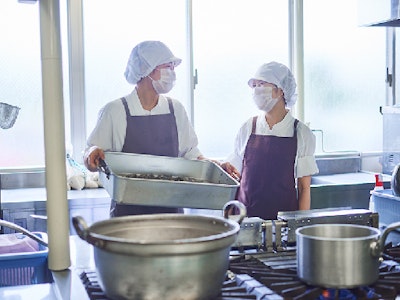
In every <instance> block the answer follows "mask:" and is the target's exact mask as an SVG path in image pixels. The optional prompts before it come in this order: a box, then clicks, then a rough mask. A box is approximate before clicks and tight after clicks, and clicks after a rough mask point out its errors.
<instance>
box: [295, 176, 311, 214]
mask: <svg viewBox="0 0 400 300" xmlns="http://www.w3.org/2000/svg"><path fill="white" fill-rule="evenodd" d="M310 185H311V176H305V177H301V178H298V180H297V189H298V197H299V209H300V210H308V209H310V207H311V187H310Z"/></svg>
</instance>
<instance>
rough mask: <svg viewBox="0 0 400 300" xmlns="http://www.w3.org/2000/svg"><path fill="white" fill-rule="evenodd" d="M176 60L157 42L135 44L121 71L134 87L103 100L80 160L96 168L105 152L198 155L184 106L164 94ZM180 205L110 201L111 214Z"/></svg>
mask: <svg viewBox="0 0 400 300" xmlns="http://www.w3.org/2000/svg"><path fill="white" fill-rule="evenodd" d="M180 63H181V59H179V58H177V57H175V56H174V55H173V54H172V52H171V50H170V49H169V48H168V47H167V46H166V45H165V44H163V43H162V42H159V41H145V42H142V43H140V44H138V45H137V46H135V47H134V48H133V50H132V52H131V54H130V57H129V60H128V64H127V67H126V71H125V78H126V80H127V81H128V82H129V83H131V84H134V85H136V86H135V88H134V89H133V91H132V92H131V93H130V94H129V95H126V96H124V97H122V98H120V99H117V100H114V101H112V102H110V103H108V104H106V105H105V106H104V107H103V108H102V110H101V111H100V113H99V118H98V121H97V125H96V127H95V129H94V130H93V132H92V133H91V135H90V136H89V139H88V141H87V144H88V146H89V148H88V149H87V151H86V153H85V156H84V162H85V165H86V167H87V168H88V169H89V170H91V171H96V170H97V168H98V165H99V158H102V159H104V151H118V152H127V153H139V154H151V155H161V156H171V157H185V158H187V159H202V158H203V156H202V154H201V152H200V151H199V149H198V148H197V144H198V141H197V136H196V134H195V132H194V130H193V127H192V125H191V123H190V122H189V119H188V117H187V113H186V111H185V109H184V107H183V105H182V104H181V103H180V102H178V101H177V100H175V99H171V98H169V97H166V96H164V95H163V94H166V93H168V92H169V91H170V90H171V89H172V87H173V86H174V83H175V79H176V76H175V71H174V68H175V67H176V66H178V65H179V64H180ZM180 211H181V210H180V209H175V208H168V207H155V206H144V205H120V204H118V203H116V202H115V201H114V200H112V202H111V212H110V215H111V216H113V217H115V216H122V215H136V214H149V213H171V212H180Z"/></svg>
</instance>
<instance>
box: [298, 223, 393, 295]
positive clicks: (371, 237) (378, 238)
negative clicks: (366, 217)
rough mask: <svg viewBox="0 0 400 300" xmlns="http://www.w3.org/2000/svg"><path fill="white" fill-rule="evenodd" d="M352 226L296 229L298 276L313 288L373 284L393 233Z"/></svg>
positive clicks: (326, 225) (313, 226) (315, 226)
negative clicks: (388, 239)
mask: <svg viewBox="0 0 400 300" xmlns="http://www.w3.org/2000/svg"><path fill="white" fill-rule="evenodd" d="M399 227H400V222H397V223H393V224H391V225H389V226H388V227H387V228H386V229H385V230H384V231H383V233H382V235H381V233H380V230H378V229H376V228H373V227H368V226H361V225H352V224H317V225H311V226H305V227H301V228H298V229H297V230H296V240H297V242H296V243H297V275H298V276H299V277H300V279H301V280H303V281H305V282H306V283H307V284H310V285H317V286H322V287H327V288H352V287H358V286H363V285H369V284H372V283H374V282H375V281H376V280H377V279H378V277H379V265H380V260H379V258H380V256H381V254H382V250H383V247H384V244H385V240H386V237H387V235H388V234H389V232H390V231H392V230H394V229H396V228H399Z"/></svg>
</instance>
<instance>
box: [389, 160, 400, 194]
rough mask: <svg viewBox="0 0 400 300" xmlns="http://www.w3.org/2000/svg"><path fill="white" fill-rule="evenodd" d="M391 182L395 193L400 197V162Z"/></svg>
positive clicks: (395, 168)
mask: <svg viewBox="0 0 400 300" xmlns="http://www.w3.org/2000/svg"><path fill="white" fill-rule="evenodd" d="M390 183H391V188H392V191H393V194H395V195H396V196H399V197H400V164H397V165H396V166H395V167H394V169H393V173H392V179H391V182H390Z"/></svg>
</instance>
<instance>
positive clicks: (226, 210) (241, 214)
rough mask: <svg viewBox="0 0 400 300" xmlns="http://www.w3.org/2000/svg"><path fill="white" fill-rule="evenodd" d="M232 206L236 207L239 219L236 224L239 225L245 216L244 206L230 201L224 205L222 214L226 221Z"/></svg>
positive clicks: (238, 202) (235, 201)
mask: <svg viewBox="0 0 400 300" xmlns="http://www.w3.org/2000/svg"><path fill="white" fill-rule="evenodd" d="M232 206H236V208H238V209H239V217H238V220H237V222H238V223H239V224H241V223H242V221H243V219H244V218H245V217H246V216H247V210H246V206H244V204H243V203H242V202H240V201H237V200H232V201H228V202H226V203H225V205H224V207H223V208H222V210H223V213H224V218H226V219H228V217H229V213H230V211H231V208H232Z"/></svg>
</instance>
